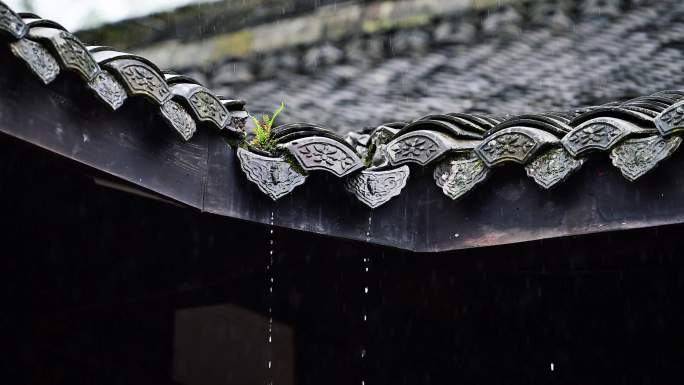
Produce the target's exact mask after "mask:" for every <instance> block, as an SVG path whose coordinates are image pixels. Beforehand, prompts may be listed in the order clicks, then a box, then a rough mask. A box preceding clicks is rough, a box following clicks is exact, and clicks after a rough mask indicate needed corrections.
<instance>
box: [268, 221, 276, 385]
mask: <svg viewBox="0 0 684 385" xmlns="http://www.w3.org/2000/svg"><path fill="white" fill-rule="evenodd" d="M274 221H275V212H274V210H271V219H270V222H269V226H268V255H267V256H266V257H267V259H266V287H267V291H266V306H267V308H268V312H267V313H268V329H267V334H266V354H267V357H266V366H267V374H266V377H267V380H266V384H267V385H273V305H274V293H273V286H274V285H275V272H274V270H273V261H274V255H273V254H274V253H275V239H274V225H273V223H274Z"/></svg>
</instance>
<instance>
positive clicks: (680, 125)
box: [655, 101, 684, 136]
mask: <svg viewBox="0 0 684 385" xmlns="http://www.w3.org/2000/svg"><path fill="white" fill-rule="evenodd" d="M655 125H656V127H657V128H658V131H660V133H661V134H663V135H665V136H667V135H670V134H673V133H675V132H679V131H684V101H681V102H677V103H675V104H673V105H671V106H670V107H668V108H666V109H665V110H664V111H663V112H661V113H660V114H659V115H658V116H656V118H655Z"/></svg>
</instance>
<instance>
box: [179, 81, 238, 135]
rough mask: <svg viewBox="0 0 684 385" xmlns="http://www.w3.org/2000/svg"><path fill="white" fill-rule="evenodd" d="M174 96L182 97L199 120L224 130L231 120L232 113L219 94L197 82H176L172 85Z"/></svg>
mask: <svg viewBox="0 0 684 385" xmlns="http://www.w3.org/2000/svg"><path fill="white" fill-rule="evenodd" d="M170 89H171V92H172V94H173V95H174V97H177V98H181V99H183V100H184V101H185V103H186V104H187V105H189V106H190V108H191V111H192V113H193V115H194V116H195V117H197V119H198V120H200V121H202V122H207V123H210V124H211V125H213V126H214V127H216V128H217V129H219V130H222V129H223V128H224V127H226V126H227V125H228V123H229V122H230V113H229V112H228V110H227V109H226V107H224V106H223V104H222V103H221V101H220V100H219V99H218V97H217V96H215V95H214V94H212V93H211V92H209V90H207V89H206V88H204V87H202V86H200V85H196V84H174V85H172V86H171V87H170Z"/></svg>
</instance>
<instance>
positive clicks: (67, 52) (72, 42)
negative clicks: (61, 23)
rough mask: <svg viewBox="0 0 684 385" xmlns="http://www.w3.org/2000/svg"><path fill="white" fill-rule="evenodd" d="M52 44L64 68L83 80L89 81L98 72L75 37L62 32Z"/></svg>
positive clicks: (53, 39) (84, 48) (91, 58)
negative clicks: (74, 72) (75, 73)
mask: <svg viewBox="0 0 684 385" xmlns="http://www.w3.org/2000/svg"><path fill="white" fill-rule="evenodd" d="M52 42H53V44H54V47H55V50H57V54H58V55H57V56H58V59H61V62H62V64H63V65H64V67H66V68H68V69H70V70H73V71H76V72H77V73H78V74H79V75H81V77H82V78H83V79H85V80H87V81H90V80H92V79H93V78H94V77H95V76H96V75H97V73H98V72H99V71H100V66H99V65H97V62H96V61H95V59H93V57H92V56H90V52H88V50H87V49H86V47H85V46H84V45H83V43H81V42H80V41H79V40H78V39H77V38H76V36H74V35H72V34H70V33H69V32H65V31H62V32H61V33H59V34H57V35H56V36H55V37H54V38H52Z"/></svg>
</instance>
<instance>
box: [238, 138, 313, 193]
mask: <svg viewBox="0 0 684 385" xmlns="http://www.w3.org/2000/svg"><path fill="white" fill-rule="evenodd" d="M237 156H238V159H239V160H240V167H241V168H242V171H244V173H245V175H247V179H249V180H250V181H252V182H254V183H256V185H257V186H258V187H259V190H261V191H262V192H264V193H265V194H267V195H268V196H270V197H271V199H273V200H277V199H279V198H281V197H283V196H285V195H287V194H289V193H290V192H292V190H294V188H295V187H297V186H299V185H301V184H303V183H304V182H305V181H306V175H302V174H300V173H298V172H297V171H295V170H294V169H293V168H292V166H291V165H290V164H289V163H287V161H285V159H284V158H282V157H281V158H269V157H266V156H262V155H258V154H255V153H252V152H249V151H247V150H245V149H243V148H238V149H237Z"/></svg>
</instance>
